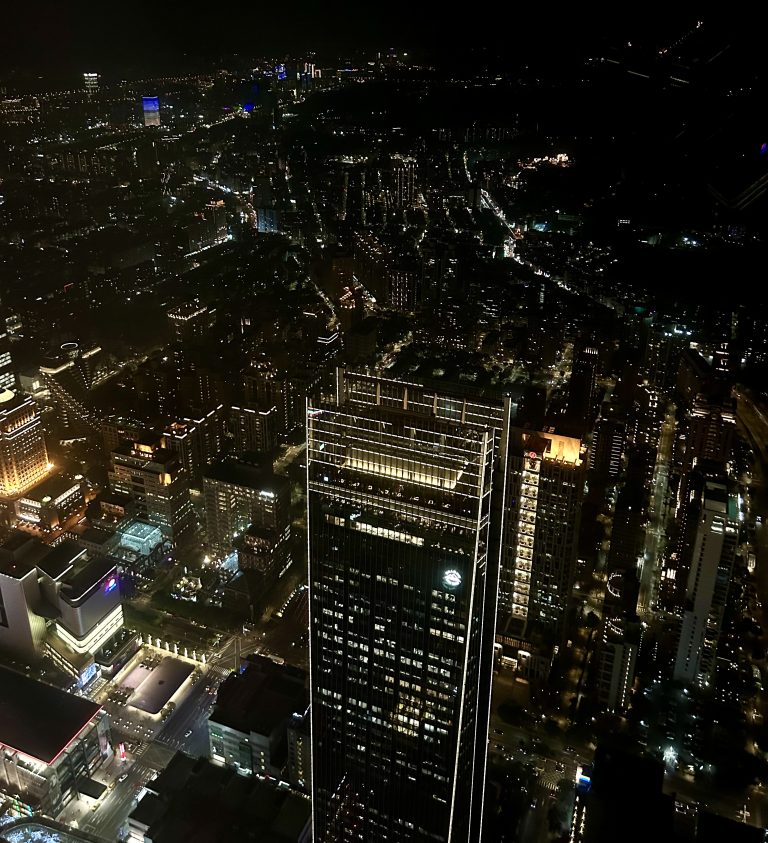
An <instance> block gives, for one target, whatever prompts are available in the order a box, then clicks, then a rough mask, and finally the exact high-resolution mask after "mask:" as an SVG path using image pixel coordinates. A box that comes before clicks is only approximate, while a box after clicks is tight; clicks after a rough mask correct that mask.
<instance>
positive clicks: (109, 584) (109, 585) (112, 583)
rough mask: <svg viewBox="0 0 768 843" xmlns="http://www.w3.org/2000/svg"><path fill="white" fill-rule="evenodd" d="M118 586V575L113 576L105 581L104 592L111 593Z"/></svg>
mask: <svg viewBox="0 0 768 843" xmlns="http://www.w3.org/2000/svg"><path fill="white" fill-rule="evenodd" d="M116 588H117V577H115V576H112V577H110V578H109V579H108V580H107V581H106V582H105V583H104V593H105V594H109V593H110V591H114V590H115V589H116Z"/></svg>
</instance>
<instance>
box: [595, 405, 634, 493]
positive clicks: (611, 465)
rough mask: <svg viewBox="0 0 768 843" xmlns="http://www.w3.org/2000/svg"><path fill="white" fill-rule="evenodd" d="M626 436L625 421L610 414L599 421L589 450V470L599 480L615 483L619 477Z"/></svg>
mask: <svg viewBox="0 0 768 843" xmlns="http://www.w3.org/2000/svg"><path fill="white" fill-rule="evenodd" d="M626 435H627V425H626V422H625V421H624V420H623V419H621V418H617V417H616V416H614V415H613V414H611V413H610V412H608V413H607V414H606V415H605V416H602V417H601V418H600V419H598V422H597V425H596V426H595V434H594V437H593V439H592V447H591V448H590V449H589V468H590V470H591V471H593V472H594V473H595V475H596V477H597V478H599V479H601V480H604V481H605V480H607V481H615V480H616V478H617V477H618V476H619V472H620V471H621V458H622V456H623V454H624V445H625V442H626Z"/></svg>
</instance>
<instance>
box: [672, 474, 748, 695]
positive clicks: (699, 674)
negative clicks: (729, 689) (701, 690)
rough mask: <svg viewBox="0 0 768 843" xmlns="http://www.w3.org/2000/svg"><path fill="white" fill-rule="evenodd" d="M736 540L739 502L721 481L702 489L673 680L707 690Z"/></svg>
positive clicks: (712, 481)
mask: <svg viewBox="0 0 768 843" xmlns="http://www.w3.org/2000/svg"><path fill="white" fill-rule="evenodd" d="M737 537H738V503H737V501H736V497H735V495H733V494H731V493H730V492H729V491H728V488H727V487H726V486H725V484H724V483H722V482H716V481H714V480H708V481H707V482H706V483H705V486H704V492H703V497H702V506H701V514H700V516H699V520H698V525H697V529H696V538H695V541H694V546H693V554H692V557H691V566H690V571H689V573H688V584H687V588H686V599H685V611H684V612H683V622H682V629H681V632H680V643H679V645H678V648H677V657H676V659H675V668H674V678H675V679H676V680H679V681H681V682H687V683H690V684H694V683H695V684H697V685H699V686H701V687H705V686H706V685H708V684H709V682H710V680H711V679H712V676H713V673H714V669H715V655H716V651H717V643H718V640H719V638H720V628H721V625H722V620H723V611H724V609H725V602H726V599H727V597H728V586H729V584H730V580H731V572H732V570H733V561H734V558H735V554H736V544H737Z"/></svg>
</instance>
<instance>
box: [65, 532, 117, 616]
mask: <svg viewBox="0 0 768 843" xmlns="http://www.w3.org/2000/svg"><path fill="white" fill-rule="evenodd" d="M72 544H75V543H74V542H72ZM75 546H76V547H77V548H78V550H81V548H80V547H79V546H77V545H75ZM116 565H117V562H116V561H115V560H114V559H113V558H112V557H111V556H97V557H96V559H92V560H91V561H90V562H89V563H88V564H87V565H85V566H84V567H83V568H81V569H80V570H79V571H77V573H74V574H73V575H72V576H71V577H68V578H67V579H66V581H65V583H64V585H63V587H62V590H61V595H62V597H65V598H66V599H67V601H68V602H70V603H75V602H77V601H78V600H82V599H83V598H84V597H85V596H86V595H87V594H88V592H89V591H91V590H92V589H93V588H95V587H96V586H97V585H99V583H101V582H102V580H103V579H104V578H105V577H106V576H107V575H108V574H109V573H110V572H111V571H114V570H115V566H116Z"/></svg>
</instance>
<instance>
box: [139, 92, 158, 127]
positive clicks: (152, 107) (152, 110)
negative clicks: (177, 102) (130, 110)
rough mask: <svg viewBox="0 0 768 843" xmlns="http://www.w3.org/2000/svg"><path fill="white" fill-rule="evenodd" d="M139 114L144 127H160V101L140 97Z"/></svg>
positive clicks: (155, 98)
mask: <svg viewBox="0 0 768 843" xmlns="http://www.w3.org/2000/svg"><path fill="white" fill-rule="evenodd" d="M141 112H142V116H143V118H144V125H145V126H159V125H160V100H159V99H158V98H157V97H142V98H141Z"/></svg>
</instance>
